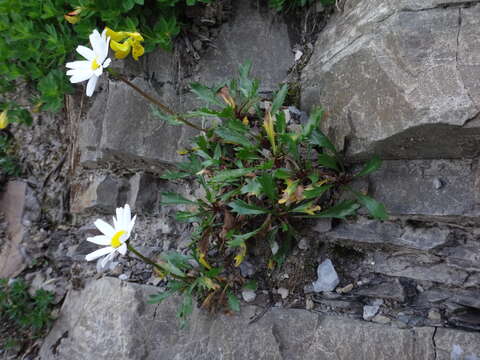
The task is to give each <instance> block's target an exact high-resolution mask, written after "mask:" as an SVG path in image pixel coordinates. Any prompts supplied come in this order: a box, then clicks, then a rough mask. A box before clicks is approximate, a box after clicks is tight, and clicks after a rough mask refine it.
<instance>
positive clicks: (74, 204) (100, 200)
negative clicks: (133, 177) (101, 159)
mask: <svg viewBox="0 0 480 360" xmlns="http://www.w3.org/2000/svg"><path fill="white" fill-rule="evenodd" d="M127 191H128V183H127V182H126V181H125V180H124V179H121V178H119V177H118V176H115V175H110V174H100V173H98V174H89V175H88V176H87V178H85V179H82V181H78V182H77V183H76V184H74V185H73V186H72V200H71V205H70V211H71V212H73V213H77V214H78V213H83V212H86V211H91V210H95V211H98V212H102V213H106V214H112V213H114V211H115V208H116V207H117V206H123V205H125V203H126V200H127V198H126V197H127Z"/></svg>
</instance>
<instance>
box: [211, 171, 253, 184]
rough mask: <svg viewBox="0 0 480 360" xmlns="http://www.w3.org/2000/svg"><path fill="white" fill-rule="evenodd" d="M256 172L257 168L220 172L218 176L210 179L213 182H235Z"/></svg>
mask: <svg viewBox="0 0 480 360" xmlns="http://www.w3.org/2000/svg"><path fill="white" fill-rule="evenodd" d="M254 171H255V168H244V169H233V170H224V171H219V172H218V173H217V175H215V176H214V177H212V178H211V179H210V181H211V182H224V181H230V180H234V179H236V178H239V177H242V176H245V175H247V174H250V173H252V172H254Z"/></svg>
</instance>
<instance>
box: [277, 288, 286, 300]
mask: <svg viewBox="0 0 480 360" xmlns="http://www.w3.org/2000/svg"><path fill="white" fill-rule="evenodd" d="M288 293H289V291H288V289H285V288H278V289H277V294H278V295H280V296H281V297H282V299H286V298H287V297H288Z"/></svg>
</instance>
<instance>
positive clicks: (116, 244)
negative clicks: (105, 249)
mask: <svg viewBox="0 0 480 360" xmlns="http://www.w3.org/2000/svg"><path fill="white" fill-rule="evenodd" d="M126 233H127V232H126V231H125V230H120V231H117V232H116V233H115V235H113V237H112V242H111V243H110V245H111V246H112V247H113V248H115V249H116V248H118V247H120V245H122V243H121V241H120V238H121V237H122V235H124V234H126Z"/></svg>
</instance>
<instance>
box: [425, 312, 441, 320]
mask: <svg viewBox="0 0 480 360" xmlns="http://www.w3.org/2000/svg"><path fill="white" fill-rule="evenodd" d="M428 318H429V319H430V320H433V321H440V320H442V315H441V314H440V312H439V311H438V310H437V309H431V310H430V311H429V312H428Z"/></svg>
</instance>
